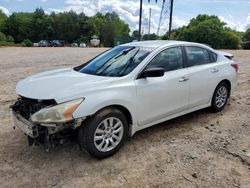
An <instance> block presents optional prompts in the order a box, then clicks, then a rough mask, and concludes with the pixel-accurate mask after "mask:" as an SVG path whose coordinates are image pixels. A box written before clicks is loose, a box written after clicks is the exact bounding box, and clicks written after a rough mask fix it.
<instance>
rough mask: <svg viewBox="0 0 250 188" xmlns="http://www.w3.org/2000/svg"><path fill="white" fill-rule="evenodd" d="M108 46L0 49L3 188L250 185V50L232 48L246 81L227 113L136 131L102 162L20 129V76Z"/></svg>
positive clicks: (73, 60)
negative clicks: (15, 119)
mask: <svg viewBox="0 0 250 188" xmlns="http://www.w3.org/2000/svg"><path fill="white" fill-rule="evenodd" d="M104 50H105V49H101V48H99V49H91V48H85V49H84V48H0V81H1V84H0V187H25V188H27V187H128V188H130V187H185V188H186V187H236V188H237V187H242V188H249V187H250V51H241V50H238V51H230V52H231V53H233V54H234V55H235V60H236V61H237V62H238V64H239V86H238V89H237V91H236V92H235V93H234V94H233V96H232V97H231V99H230V101H229V104H228V105H227V106H226V108H225V109H224V110H223V111H222V112H220V113H211V112H209V111H208V110H200V111H198V112H194V113H191V114H188V115H185V116H183V117H179V118H176V119H174V120H171V121H168V122H165V123H161V124H159V125H156V126H154V127H152V128H148V129H146V130H143V131H140V132H138V133H136V134H135V135H134V136H133V137H132V138H129V139H128V141H127V142H126V143H125V145H124V147H123V148H122V149H121V150H120V151H119V152H118V153H117V154H115V155H114V156H112V157H110V158H108V159H105V160H96V159H93V158H92V157H90V156H89V155H87V154H86V153H81V151H80V150H79V147H78V145H77V144H76V143H74V142H73V143H72V142H71V143H65V144H64V145H62V146H59V147H56V148H55V149H54V150H53V151H51V152H50V153H46V152H45V151H44V149H43V148H42V147H37V146H32V147H29V146H28V144H27V140H26V137H25V136H24V135H23V133H22V132H21V131H20V130H13V129H12V126H11V124H12V122H11V120H10V115H9V110H8V106H9V104H10V103H12V101H13V100H15V98H16V94H15V85H16V82H17V81H18V80H20V79H22V78H25V77H27V76H29V75H32V74H34V73H38V72H41V71H44V70H49V69H57V68H60V67H71V66H75V65H79V64H81V63H83V62H85V61H86V60H87V59H90V58H91V57H93V56H95V55H96V54H98V53H100V52H102V51H104Z"/></svg>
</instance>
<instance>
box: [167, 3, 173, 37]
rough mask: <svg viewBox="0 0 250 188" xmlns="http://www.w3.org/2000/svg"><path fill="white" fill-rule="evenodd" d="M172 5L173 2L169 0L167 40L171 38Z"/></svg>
mask: <svg viewBox="0 0 250 188" xmlns="http://www.w3.org/2000/svg"><path fill="white" fill-rule="evenodd" d="M173 4H174V0H170V16H169V29H168V39H170V37H171V30H172V17H173Z"/></svg>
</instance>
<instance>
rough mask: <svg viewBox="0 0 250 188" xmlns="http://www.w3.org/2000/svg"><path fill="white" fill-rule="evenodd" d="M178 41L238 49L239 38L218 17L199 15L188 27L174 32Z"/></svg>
mask: <svg viewBox="0 0 250 188" xmlns="http://www.w3.org/2000/svg"><path fill="white" fill-rule="evenodd" d="M173 37H174V39H177V40H185V41H192V42H199V43H205V44H209V45H211V46H212V47H214V48H238V46H239V41H240V39H239V37H238V36H237V35H236V34H235V32H234V31H232V30H230V29H228V28H226V27H225V23H224V22H222V21H221V20H220V19H219V18H218V17H217V16H208V15H198V16H197V17H196V18H193V19H191V21H190V23H189V24H188V25H187V26H184V27H182V28H180V29H177V30H174V31H173Z"/></svg>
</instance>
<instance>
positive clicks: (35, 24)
mask: <svg viewBox="0 0 250 188" xmlns="http://www.w3.org/2000/svg"><path fill="white" fill-rule="evenodd" d="M31 26H32V32H31V35H32V36H31V38H32V40H33V41H34V42H37V41H39V40H43V39H47V40H48V39H50V38H51V37H52V35H53V34H54V30H53V28H52V19H51V17H50V16H48V15H46V14H45V13H44V10H43V9H42V8H37V9H36V10H35V12H34V13H33V15H32V21H31Z"/></svg>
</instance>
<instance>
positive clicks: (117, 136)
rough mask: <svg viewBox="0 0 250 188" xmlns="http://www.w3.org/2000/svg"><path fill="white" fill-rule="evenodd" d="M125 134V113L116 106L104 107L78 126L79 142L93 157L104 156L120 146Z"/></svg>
mask: <svg viewBox="0 0 250 188" xmlns="http://www.w3.org/2000/svg"><path fill="white" fill-rule="evenodd" d="M127 135H128V123H127V119H126V117H125V115H124V114H123V113H122V112H121V111H119V110H118V109H116V108H106V109H103V110H101V111H99V112H98V113H97V114H95V115H94V116H92V117H91V118H90V119H88V120H87V122H86V123H85V125H82V126H81V127H80V130H79V144H80V148H81V149H86V150H87V152H88V153H89V154H90V155H92V156H93V157H96V158H106V157H109V156H111V155H113V154H114V153H115V152H117V151H118V150H119V149H120V148H121V146H122V145H123V143H124V141H125V139H126V138H127Z"/></svg>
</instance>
